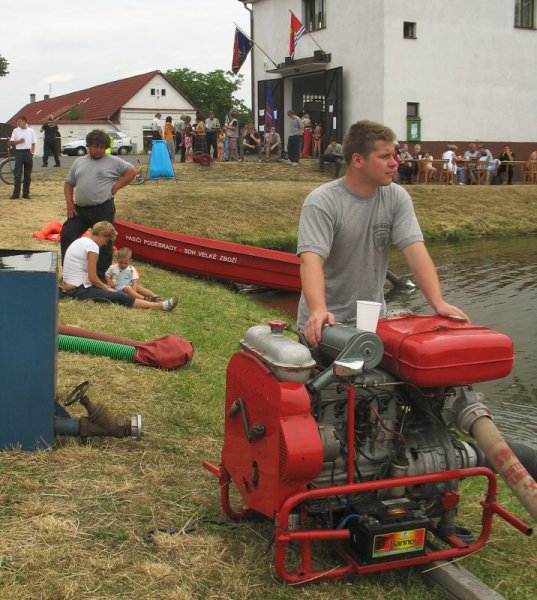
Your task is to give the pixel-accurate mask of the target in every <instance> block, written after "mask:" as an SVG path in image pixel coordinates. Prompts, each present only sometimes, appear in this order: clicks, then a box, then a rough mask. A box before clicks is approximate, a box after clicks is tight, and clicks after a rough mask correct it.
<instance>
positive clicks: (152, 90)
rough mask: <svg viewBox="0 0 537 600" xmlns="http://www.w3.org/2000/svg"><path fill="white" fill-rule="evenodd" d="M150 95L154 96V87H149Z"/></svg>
mask: <svg viewBox="0 0 537 600" xmlns="http://www.w3.org/2000/svg"><path fill="white" fill-rule="evenodd" d="M151 95H152V96H154V95H155V88H151Z"/></svg>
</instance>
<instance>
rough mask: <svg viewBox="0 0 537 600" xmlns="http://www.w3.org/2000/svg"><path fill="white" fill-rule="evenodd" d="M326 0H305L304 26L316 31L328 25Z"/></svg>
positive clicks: (307, 29)
mask: <svg viewBox="0 0 537 600" xmlns="http://www.w3.org/2000/svg"><path fill="white" fill-rule="evenodd" d="M325 4H326V0H304V27H305V28H306V31H315V30H316V29H323V28H324V27H326V9H325Z"/></svg>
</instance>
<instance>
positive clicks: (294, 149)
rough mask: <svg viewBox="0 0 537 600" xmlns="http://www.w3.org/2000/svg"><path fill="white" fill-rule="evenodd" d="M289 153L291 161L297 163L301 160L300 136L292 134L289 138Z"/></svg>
mask: <svg viewBox="0 0 537 600" xmlns="http://www.w3.org/2000/svg"><path fill="white" fill-rule="evenodd" d="M287 155H288V156H289V160H290V161H291V162H294V163H297V162H298V161H299V160H300V136H299V135H290V136H289V137H288V138H287Z"/></svg>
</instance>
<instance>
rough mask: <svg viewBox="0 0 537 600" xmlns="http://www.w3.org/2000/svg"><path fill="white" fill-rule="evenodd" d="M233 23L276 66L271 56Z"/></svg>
mask: <svg viewBox="0 0 537 600" xmlns="http://www.w3.org/2000/svg"><path fill="white" fill-rule="evenodd" d="M233 25H235V27H236V28H237V29H238V30H239V31H240V32H241V33H242V34H243V35H245V36H246V37H247V38H248V39H249V40H250V41H251V42H252V44H253V45H254V46H255V47H256V48H259V50H261V52H263V54H264V55H265V56H266V57H267V58H268V59H269V60H270V62H271V63H272V64H273V65H274V66H275V67H276V68H278V65H277V64H276V63H275V62H274V61H273V60H272V58H270V56H269V55H268V54H267V53H266V52H265V51H264V50H263V48H261V46H260V45H259V44H258V43H257V42H255V41H254V40H253V39H252V38H251V37H250V36H249V35H247V34H246V33H245V32H244V31H243V30H242V29H241V28H240V27H239V26H238V25H237V23H233Z"/></svg>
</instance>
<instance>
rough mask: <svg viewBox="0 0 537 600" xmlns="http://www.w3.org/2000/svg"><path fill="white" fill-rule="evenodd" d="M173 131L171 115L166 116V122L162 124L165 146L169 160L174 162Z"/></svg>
mask: <svg viewBox="0 0 537 600" xmlns="http://www.w3.org/2000/svg"><path fill="white" fill-rule="evenodd" d="M174 137H175V132H174V130H173V123H172V118H171V117H166V123H165V125H164V139H165V140H166V147H167V148H168V154H169V155H170V160H171V161H172V163H173V162H175V140H174Z"/></svg>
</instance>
